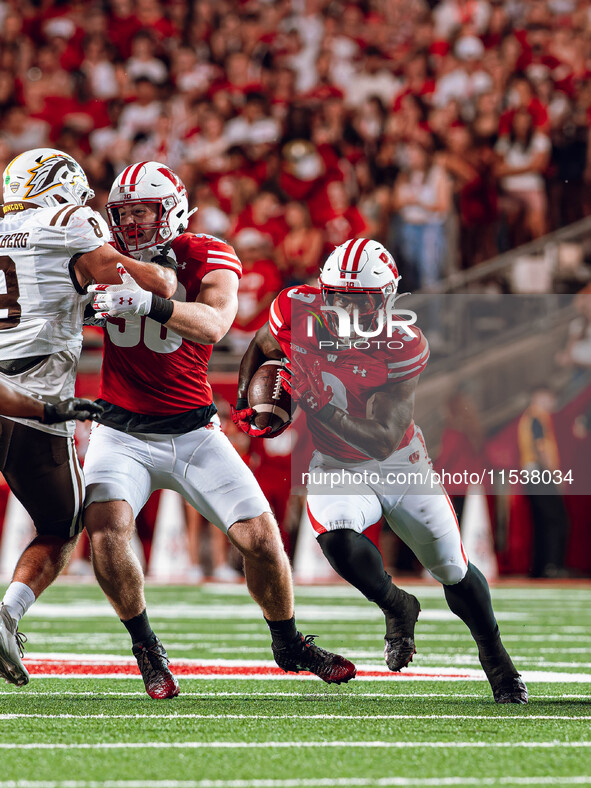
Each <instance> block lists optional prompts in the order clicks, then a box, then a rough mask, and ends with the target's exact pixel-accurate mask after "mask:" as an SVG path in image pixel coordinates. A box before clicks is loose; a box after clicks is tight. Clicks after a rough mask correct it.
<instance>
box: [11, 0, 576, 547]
mask: <svg viewBox="0 0 591 788" xmlns="http://www.w3.org/2000/svg"><path fill="white" fill-rule="evenodd" d="M590 76H591V6H590V4H589V3H588V2H587V0H440V2H437V0H360V1H359V0H358V1H357V2H346V1H345V0H245V1H243V0H193V1H192V2H191V1H190V0H166V2H164V1H163V2H159V0H102V1H101V0H94V1H93V2H89V1H88V0H69V1H65V2H60V0H0V107H1V108H2V113H1V115H0V162H1V166H2V168H4V167H5V166H6V164H7V163H8V162H9V161H10V160H11V159H12V158H13V157H14V156H15V155H17V154H18V153H20V152H22V151H24V150H27V149H30V148H35V147H39V146H44V145H49V146H51V147H56V148H58V149H61V150H63V151H65V152H67V153H69V154H70V155H72V156H73V157H74V158H75V159H77V160H78V161H79V162H80V163H81V164H82V166H83V167H84V169H85V171H86V172H87V173H88V177H89V180H90V182H91V184H92V187H93V189H94V190H95V192H96V197H95V198H94V200H93V201H92V206H93V207H94V208H96V209H97V210H99V211H101V212H103V213H104V206H105V203H106V202H107V196H108V192H109V188H110V185H111V183H112V182H113V179H114V177H115V176H116V175H117V174H118V173H119V172H121V170H122V169H123V168H124V167H125V166H126V165H128V164H130V163H131V162H134V161H140V160H149V159H156V160H159V161H162V162H163V163H165V164H168V165H169V166H170V167H171V168H173V169H174V170H175V171H176V172H178V173H179V175H180V176H181V177H182V179H183V180H184V182H185V184H186V186H187V189H188V191H189V194H190V200H189V203H190V205H191V206H193V205H197V206H198V207H199V211H198V212H197V213H196V214H195V215H194V216H193V217H192V221H191V225H190V228H189V229H191V230H192V231H195V232H207V233H212V234H214V235H217V236H221V237H223V238H226V239H228V240H229V241H230V243H232V244H233V245H234V246H235V248H236V250H237V252H238V254H239V256H240V258H241V260H242V262H243V266H244V276H243V278H242V280H241V285H240V294H239V311H238V316H237V318H236V321H235V323H234V327H233V331H232V342H233V343H234V347H235V349H236V350H238V351H239V350H242V349H243V348H244V347H245V346H246V344H248V341H249V340H250V337H251V336H252V334H253V332H254V331H255V330H256V329H257V328H259V327H260V326H261V325H262V324H263V323H264V322H265V321H266V319H267V313H268V306H269V304H270V302H271V301H272V299H273V297H274V296H275V295H276V293H277V292H278V291H279V290H280V289H281V288H282V287H284V286H285V285H287V284H290V283H299V282H305V281H307V280H309V279H311V278H314V277H315V275H316V274H317V272H318V268H319V265H320V264H321V262H322V261H323V260H324V259H325V257H326V254H327V252H329V251H330V250H332V248H333V247H334V246H335V245H338V244H340V243H342V242H343V241H345V240H346V239H348V238H352V237H355V236H371V237H373V238H376V239H378V240H380V241H381V242H383V243H385V244H386V246H387V247H388V248H389V249H391V250H392V251H393V252H395V254H396V257H397V259H398V260H399V263H400V267H401V271H402V273H403V276H404V284H405V288H408V289H411V290H414V289H417V288H423V289H436V287H437V283H438V282H439V281H440V280H441V279H442V278H443V277H444V276H445V275H446V274H447V273H449V272H450V271H451V270H454V269H457V268H468V267H470V266H473V265H475V264H477V263H479V262H481V261H483V260H485V259H488V258H490V257H492V256H494V254H496V253H497V252H500V251H504V250H506V249H509V248H512V247H513V246H516V245H518V244H519V243H522V242H524V241H527V240H528V239H534V238H537V237H539V236H541V235H543V234H545V233H546V232H548V231H549V230H552V229H555V228H557V227H560V226H562V225H564V224H567V223H570V222H572V221H575V220H577V219H579V218H581V217H582V216H583V215H586V214H587V213H591V193H590V191H589V183H591V145H590V144H589V140H590V127H591V81H590V79H589V77H590ZM265 448H268V447H265ZM249 452H250V449H248V451H246V450H245V453H246V454H248V453H249ZM286 456H287V452H286ZM246 459H247V460H248V461H249V464H250V465H251V467H253V468H254V469H255V470H256V467H257V465H261V464H263V465H264V464H265V463H266V466H267V467H269V466H271V465H273V466H274V467H279V460H278V458H277V457H276V456H273V457H272V458H270V459H269V458H267V457H264V456H261V457H259V456H256V452H255V456H253V457H252V458H251V457H250V455H249V456H248V457H246ZM281 472H282V473H283V477H286V474H285V473H284V472H283V469H282V470H281ZM284 480H285V479H284ZM276 481H277V480H274V481H273V484H271V487H272V488H273V489H279V484H278V481H277V484H275V482H276ZM265 492H266V494H267V495H270V492H269V491H267V490H265ZM279 497H281V496H279ZM284 497H285V496H283V498H284ZM283 498H282V500H283ZM280 519H281V518H280ZM286 541H287V540H286Z"/></svg>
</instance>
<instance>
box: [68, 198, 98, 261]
mask: <svg viewBox="0 0 591 788" xmlns="http://www.w3.org/2000/svg"><path fill="white" fill-rule="evenodd" d="M63 222H64V227H65V242H66V249H67V250H68V252H69V254H70V256H71V257H73V256H74V255H75V254H85V253H86V252H93V251H94V250H95V249H99V248H100V247H101V246H104V244H106V243H108V242H109V238H110V232H109V228H108V226H107V223H106V222H105V220H104V219H103V217H102V216H101V215H100V213H97V212H96V211H93V210H92V208H89V207H87V206H81V207H78V208H76V209H75V210H73V211H67V212H66V214H65V215H64V220H63Z"/></svg>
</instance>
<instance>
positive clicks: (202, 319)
mask: <svg viewBox="0 0 591 788" xmlns="http://www.w3.org/2000/svg"><path fill="white" fill-rule="evenodd" d="M172 304H173V310H172V315H171V317H170V318H169V320H167V321H166V323H165V325H166V327H167V328H171V329H172V330H173V331H175V332H176V333H177V334H180V335H181V336H182V337H184V338H185V339H190V340H191V341H192V342H197V343H199V344H200V345H215V344H216V342H219V341H220V339H223V337H225V336H226V334H227V333H228V331H229V330H230V326H231V325H232V323H233V322H234V318H235V317H236V312H237V311H238V277H237V276H236V274H235V273H234V272H233V271H230V270H228V269H223V268H217V269H216V270H215V271H210V272H209V273H208V274H206V275H205V276H204V277H203V279H202V280H201V288H200V290H199V296H198V297H197V299H196V300H195V301H193V302H182V301H173V302H172Z"/></svg>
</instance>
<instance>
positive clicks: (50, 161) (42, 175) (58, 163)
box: [24, 156, 79, 200]
mask: <svg viewBox="0 0 591 788" xmlns="http://www.w3.org/2000/svg"><path fill="white" fill-rule="evenodd" d="M62 167H66V169H67V170H68V171H69V172H71V173H72V174H73V175H74V176H75V175H79V172H78V168H77V167H76V164H75V162H74V161H70V160H69V159H66V158H65V157H64V156H49V157H48V158H47V159H42V160H41V161H40V162H39V163H38V164H37V165H36V166H35V167H31V168H30V169H29V170H28V172H30V173H31V177H30V178H29V180H28V181H27V182H26V183H25V189H27V191H26V192H25V196H24V198H25V200H28V199H29V198H32V197H38V196H39V195H41V194H43V193H44V192H47V191H49V190H50V189H53V188H54V187H55V185H56V181H57V180H58V173H59V171H60V170H61V169H62Z"/></svg>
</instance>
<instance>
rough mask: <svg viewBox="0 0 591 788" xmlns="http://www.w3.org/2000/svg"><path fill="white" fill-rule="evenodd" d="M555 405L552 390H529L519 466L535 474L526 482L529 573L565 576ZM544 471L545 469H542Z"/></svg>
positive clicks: (563, 511)
mask: <svg viewBox="0 0 591 788" xmlns="http://www.w3.org/2000/svg"><path fill="white" fill-rule="evenodd" d="M555 407H556V398H555V396H554V393H553V392H552V390H551V389H550V388H548V387H547V386H540V387H539V388H537V389H535V390H534V391H532V393H531V397H530V402H529V405H528V407H527V408H526V409H525V411H524V413H523V415H522V417H521V419H520V420H519V424H518V428H517V429H518V441H519V454H520V458H521V467H522V468H523V469H524V470H526V471H528V473H529V474H530V475H531V474H532V473H533V472H536V473H537V474H538V476H537V478H536V479H534V477H532V481H531V482H530V483H528V484H526V485H524V487H525V492H526V495H527V497H528V498H529V502H530V507H531V515H532V521H533V527H534V533H533V556H532V567H531V576H532V577H564V576H565V574H566V572H565V569H564V559H565V555H566V542H567V537H568V528H569V522H568V515H567V513H566V508H565V505H564V501H563V499H562V494H561V492H560V488H559V487H558V485H556V484H555V483H554V481H552V472H553V471H555V470H559V469H560V456H559V454H558V444H557V442H556V435H555V433H554V425H553V423H552V412H553V411H554V410H555ZM544 472H545V473H544Z"/></svg>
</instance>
